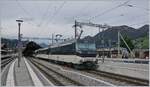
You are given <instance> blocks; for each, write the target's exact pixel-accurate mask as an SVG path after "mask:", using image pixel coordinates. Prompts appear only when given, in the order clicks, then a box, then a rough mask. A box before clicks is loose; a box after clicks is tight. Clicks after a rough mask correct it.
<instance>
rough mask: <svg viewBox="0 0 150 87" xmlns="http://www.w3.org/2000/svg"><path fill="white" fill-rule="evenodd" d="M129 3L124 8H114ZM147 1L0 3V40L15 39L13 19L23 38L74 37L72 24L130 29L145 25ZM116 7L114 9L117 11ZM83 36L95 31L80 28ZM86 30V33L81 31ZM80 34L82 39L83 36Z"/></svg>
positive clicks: (8, 0) (19, 0) (30, 0)
mask: <svg viewBox="0 0 150 87" xmlns="http://www.w3.org/2000/svg"><path fill="white" fill-rule="evenodd" d="M126 1H129V2H128V3H126V4H125V5H122V6H118V5H120V4H123V3H124V2H126ZM148 1H149V0H99V1H98V0H97V1H92V0H91V1H90V0H86V1H84V0H82V1H78V0H77V1H52V0H50V1H49V0H39V1H33V0H27V1H22V0H12V1H11V0H0V21H1V28H2V30H1V31H2V36H3V37H11V36H17V32H18V26H17V22H16V19H18V18H22V19H23V20H24V22H23V23H22V26H21V33H22V34H23V36H26V37H50V36H51V35H52V33H55V34H58V33H59V34H62V35H63V36H64V37H71V36H74V29H73V28H72V26H73V24H74V20H75V19H76V20H77V21H81V22H89V21H90V22H93V23H97V24H105V23H106V24H108V25H110V26H114V25H128V26H131V27H134V28H138V27H141V26H143V25H144V24H148V20H149V18H148V17H149V14H148V13H149V9H148V8H149V7H148V6H149V2H148ZM117 6H118V7H117ZM83 30H84V34H85V35H94V34H96V33H97V32H98V29H96V28H92V27H83ZM85 30H86V31H85ZM84 34H83V35H84Z"/></svg>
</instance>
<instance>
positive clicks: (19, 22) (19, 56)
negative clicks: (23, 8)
mask: <svg viewBox="0 0 150 87" xmlns="http://www.w3.org/2000/svg"><path fill="white" fill-rule="evenodd" d="M16 21H17V22H18V67H20V60H21V57H22V55H21V54H22V50H21V34H20V26H21V22H23V20H16Z"/></svg>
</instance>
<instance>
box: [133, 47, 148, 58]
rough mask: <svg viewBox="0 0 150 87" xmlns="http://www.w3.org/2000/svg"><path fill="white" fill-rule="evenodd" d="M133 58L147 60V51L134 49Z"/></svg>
mask: <svg viewBox="0 0 150 87" xmlns="http://www.w3.org/2000/svg"><path fill="white" fill-rule="evenodd" d="M133 53H134V54H135V58H142V59H149V49H134V50H133Z"/></svg>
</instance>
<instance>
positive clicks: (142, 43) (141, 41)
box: [133, 35, 149, 49]
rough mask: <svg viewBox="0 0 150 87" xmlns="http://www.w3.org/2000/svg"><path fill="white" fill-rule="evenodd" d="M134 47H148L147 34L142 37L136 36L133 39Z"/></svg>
mask: <svg viewBox="0 0 150 87" xmlns="http://www.w3.org/2000/svg"><path fill="white" fill-rule="evenodd" d="M133 42H134V44H135V47H136V48H142V49H148V48H149V37H148V35H146V36H144V37H140V38H137V39H135V40H133Z"/></svg>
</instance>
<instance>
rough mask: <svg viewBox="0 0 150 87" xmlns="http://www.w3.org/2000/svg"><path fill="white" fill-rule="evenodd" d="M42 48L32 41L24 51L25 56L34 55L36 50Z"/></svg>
mask: <svg viewBox="0 0 150 87" xmlns="http://www.w3.org/2000/svg"><path fill="white" fill-rule="evenodd" d="M39 48H41V47H40V46H39V45H38V44H36V43H35V42H33V41H31V42H29V43H28V44H27V45H26V48H25V50H24V51H23V55H24V56H32V55H33V54H34V51H35V50H37V49H39Z"/></svg>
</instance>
